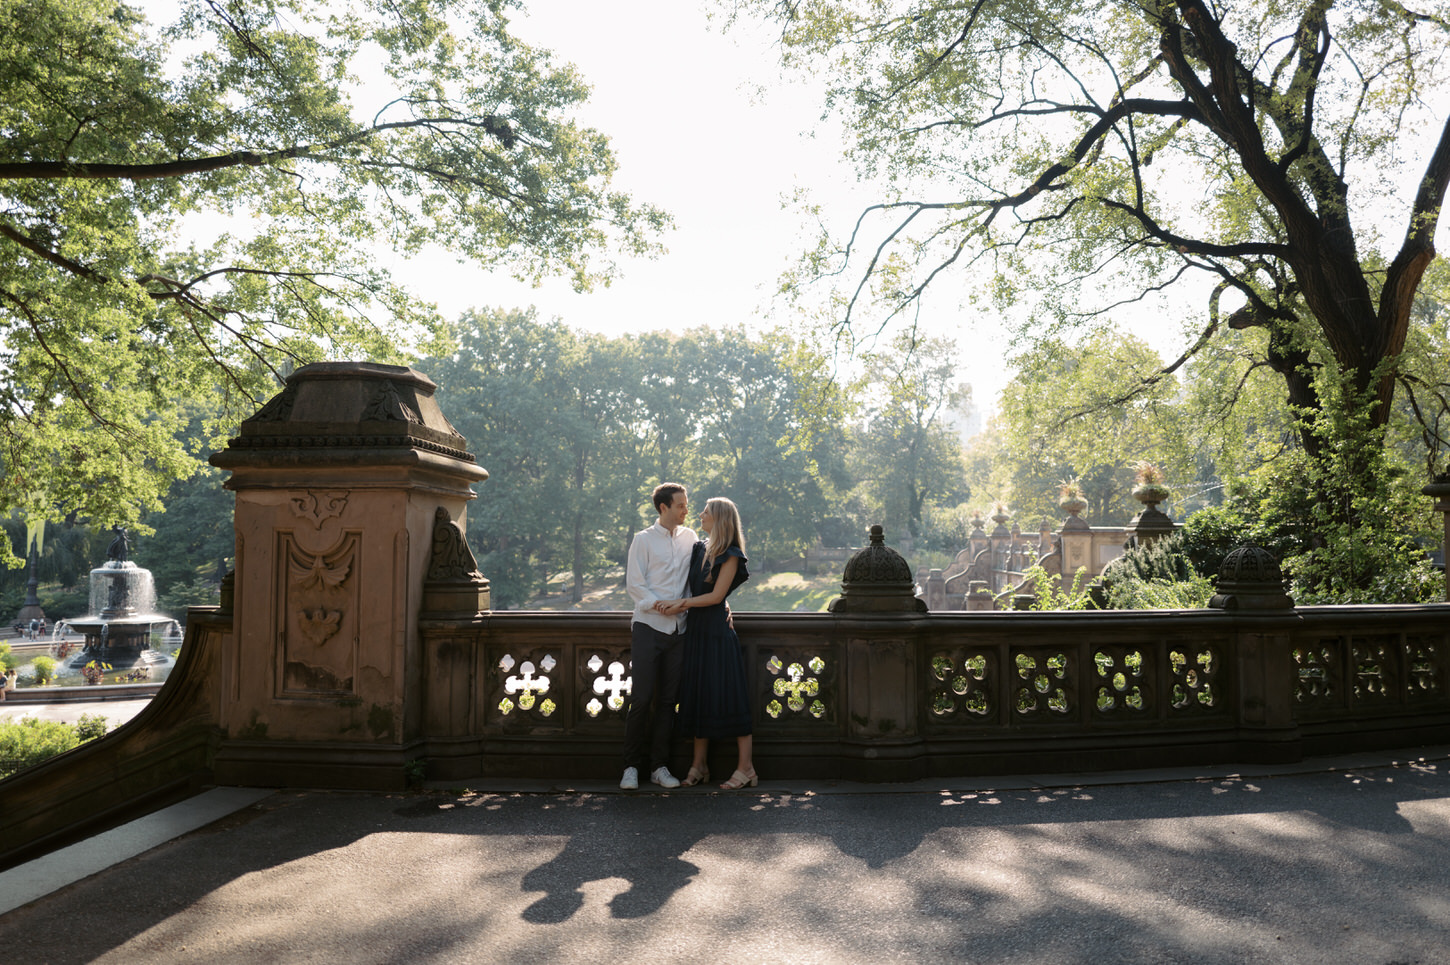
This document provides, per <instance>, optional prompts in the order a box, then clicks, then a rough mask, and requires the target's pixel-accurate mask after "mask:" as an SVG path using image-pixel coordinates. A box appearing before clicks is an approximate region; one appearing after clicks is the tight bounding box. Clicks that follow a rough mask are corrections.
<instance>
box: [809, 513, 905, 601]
mask: <svg viewBox="0 0 1450 965" xmlns="http://www.w3.org/2000/svg"><path fill="white" fill-rule="evenodd" d="M829 609H830V611H831V612H832V613H901V612H906V613H925V612H927V607H926V601H925V600H922V599H920V598H919V597H917V596H916V581H915V580H914V579H913V578H912V575H911V565H910V564H909V563H907V562H906V560H905V559H903V558H902V556H901V554H900V553H898V552H896V551H895V550H893V549H892V548H891V547H889V546H887V545H886V539H885V535H884V534H883V532H882V529H881V527H880V525H876V526H872V527H871V542H870V543H869V544H868V545H867V546H866V547H865V548H864V549H862V550H861V551H859V552H858V553H856V555H855V556H852V557H851V558H850V559H849V560H848V561H847V562H846V571H845V573H844V574H842V577H841V595H840V596H838V597H836V599H834V600H832V601H831V605H830V608H829Z"/></svg>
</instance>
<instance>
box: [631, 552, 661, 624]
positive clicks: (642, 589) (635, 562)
mask: <svg viewBox="0 0 1450 965" xmlns="http://www.w3.org/2000/svg"><path fill="white" fill-rule="evenodd" d="M645 539H646V537H645V536H644V534H639V535H637V536H635V538H634V539H633V540H632V541H630V544H629V557H628V562H627V564H626V566H625V568H624V591H625V592H626V593H628V594H629V598H630V599H631V600H633V601H634V608H635V610H636V611H638V610H639V609H641V607H642V608H643V609H646V610H648V609H649V608H650V607H652V606H654V605H655V600H657V599H658V597H656V596H655V595H654V594H653V593H651V592H649V590H648V589H647V588H646V585H645V577H644V571H645V567H646V566H647V565H648V564H649V549H648V548H647V547H644V546H642V545H641V544H642V543H644V542H645Z"/></svg>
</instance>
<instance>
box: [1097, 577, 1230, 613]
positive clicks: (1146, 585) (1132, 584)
mask: <svg viewBox="0 0 1450 965" xmlns="http://www.w3.org/2000/svg"><path fill="white" fill-rule="evenodd" d="M1213 593H1214V588H1213V581H1212V580H1210V579H1209V578H1208V577H1206V576H1197V575H1195V576H1193V577H1191V578H1190V579H1187V580H1173V581H1168V580H1120V581H1118V582H1117V583H1114V584H1113V585H1112V586H1111V587H1109V588H1108V591H1107V609H1109V610H1201V609H1203V608H1204V607H1206V606H1208V601H1209V600H1210V599H1211V598H1212V597H1213Z"/></svg>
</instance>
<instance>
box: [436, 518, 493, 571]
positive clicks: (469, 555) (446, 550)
mask: <svg viewBox="0 0 1450 965" xmlns="http://www.w3.org/2000/svg"><path fill="white" fill-rule="evenodd" d="M428 579H429V580H430V581H438V580H474V579H483V574H482V573H480V572H478V560H476V559H475V558H474V556H473V550H471V549H469V548H468V541H467V539H465V538H464V535H463V527H462V526H459V525H458V524H457V523H455V522H454V521H453V517H452V516H449V515H448V510H446V509H444V508H443V507H442V506H439V507H438V511H437V512H435V513H434V514H433V552H432V554H431V555H430V556H429V558H428Z"/></svg>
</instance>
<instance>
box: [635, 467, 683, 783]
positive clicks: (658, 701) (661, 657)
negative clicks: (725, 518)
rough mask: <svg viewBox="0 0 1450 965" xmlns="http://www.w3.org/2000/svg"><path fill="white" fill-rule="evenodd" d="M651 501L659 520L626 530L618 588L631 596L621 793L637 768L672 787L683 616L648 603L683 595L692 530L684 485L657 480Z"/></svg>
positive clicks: (656, 781)
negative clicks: (629, 533)
mask: <svg viewBox="0 0 1450 965" xmlns="http://www.w3.org/2000/svg"><path fill="white" fill-rule="evenodd" d="M651 499H653V500H654V507H655V512H657V513H658V514H659V520H658V521H656V522H655V524H654V525H653V526H651V527H650V528H649V529H645V530H641V531H640V532H638V533H635V534H634V541H633V542H632V543H630V544H629V567H628V570H627V572H626V576H625V589H626V590H627V591H628V592H629V598H630V599H631V600H633V601H634V618H633V620H631V622H630V625H629V639H630V651H631V653H630V659H631V661H632V663H633V670H632V674H633V677H634V682H633V684H632V685H631V688H630V700H629V712H628V713H627V714H626V715H625V718H624V777H623V778H622V779H620V782H619V786H620V787H622V788H624V789H625V790H629V791H632V790H635V789H636V788H638V787H639V772H640V770H641V769H643V768H645V767H648V770H649V776H650V777H649V779H650V780H651V781H653V782H654V783H655V784H658V785H660V786H661V787H667V788H668V787H679V786H680V781H679V779H678V778H676V777H675V776H674V775H673V774H671V773H670V768H669V758H670V730H671V728H672V727H673V726H674V717H675V698H676V696H677V694H678V693H679V690H680V669H681V664H682V662H683V659H684V652H683V648H682V641H683V640H684V631H685V615H684V613H677V614H674V615H671V616H666V615H665V614H663V613H661V612H660V611H659V610H657V609H655V604H656V603H658V602H660V601H663V600H677V599H679V598H680V597H682V596H686V595H688V593H689V589H688V587H687V586H686V583H687V577H688V576H689V569H690V556H691V553H692V551H693V550H694V548H695V531H694V530H693V529H690V528H689V527H688V526H686V525H685V515H686V514H687V513H688V512H689V503H688V499H687V496H686V493H685V487H684V486H681V485H680V484H679V483H662V484H660V485H659V486H656V487H655V491H654V493H653V494H652V496H651Z"/></svg>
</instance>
